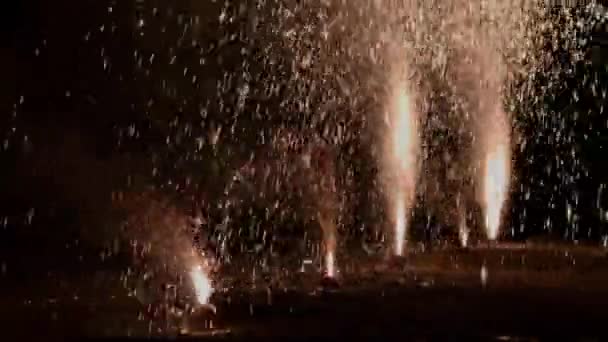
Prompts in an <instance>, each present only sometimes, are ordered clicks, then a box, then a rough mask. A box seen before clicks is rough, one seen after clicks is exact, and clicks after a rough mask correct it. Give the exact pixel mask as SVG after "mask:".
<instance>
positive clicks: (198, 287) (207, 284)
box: [190, 265, 213, 305]
mask: <svg viewBox="0 0 608 342" xmlns="http://www.w3.org/2000/svg"><path fill="white" fill-rule="evenodd" d="M190 279H192V285H193V286H194V291H195V295H196V300H197V301H198V303H199V304H200V305H207V304H209V298H210V297H211V295H212V294H213V285H212V284H211V280H210V279H209V276H208V275H207V274H206V273H205V271H204V270H203V267H202V266H200V265H197V266H193V267H192V269H191V270H190Z"/></svg>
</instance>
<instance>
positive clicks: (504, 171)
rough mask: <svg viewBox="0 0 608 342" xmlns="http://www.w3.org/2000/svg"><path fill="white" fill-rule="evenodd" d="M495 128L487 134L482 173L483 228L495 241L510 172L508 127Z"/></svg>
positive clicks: (503, 125) (502, 119)
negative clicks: (484, 227)
mask: <svg viewBox="0 0 608 342" xmlns="http://www.w3.org/2000/svg"><path fill="white" fill-rule="evenodd" d="M501 114H502V116H503V118H501V119H500V120H499V122H502V123H504V121H506V120H504V116H505V115H504V113H501ZM496 128H497V129H496V130H493V131H492V132H490V133H488V135H491V136H490V137H488V139H486V141H487V145H486V151H487V152H486V156H485V160H484V173H483V200H484V208H485V226H486V233H487V237H488V239H490V240H496V238H497V237H498V234H499V228H500V221H501V213H502V210H503V207H504V204H505V201H506V199H507V193H508V188H509V178H510V171H511V170H510V168H511V163H510V159H511V153H510V147H509V133H508V127H507V126H506V125H505V124H501V125H499V126H496Z"/></svg>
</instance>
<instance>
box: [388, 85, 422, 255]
mask: <svg viewBox="0 0 608 342" xmlns="http://www.w3.org/2000/svg"><path fill="white" fill-rule="evenodd" d="M394 94H395V95H394V100H393V101H395V102H394V107H393V108H392V115H394V118H393V120H392V125H391V130H392V132H391V150H392V153H391V155H390V156H389V160H390V165H391V168H392V172H393V177H394V180H395V182H394V184H392V185H390V188H391V189H392V190H391V192H392V193H393V196H394V197H393V199H392V202H393V206H394V208H393V214H394V215H395V216H394V218H393V219H394V224H395V226H394V241H393V243H394V246H393V247H394V253H395V255H397V256H401V255H403V252H404V249H405V240H406V236H407V213H408V208H409V207H410V204H411V203H410V202H411V199H412V197H413V191H414V186H413V180H414V177H415V176H416V147H417V145H416V143H417V139H416V136H417V122H416V116H415V113H414V111H413V108H412V105H411V98H410V95H409V94H408V93H407V92H406V89H405V87H404V84H403V83H398V86H397V87H396V89H395V93H394Z"/></svg>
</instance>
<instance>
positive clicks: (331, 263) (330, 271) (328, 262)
mask: <svg viewBox="0 0 608 342" xmlns="http://www.w3.org/2000/svg"><path fill="white" fill-rule="evenodd" d="M325 270H326V272H327V276H328V277H330V278H334V277H335V276H336V260H335V256H334V251H327V254H326V255H325Z"/></svg>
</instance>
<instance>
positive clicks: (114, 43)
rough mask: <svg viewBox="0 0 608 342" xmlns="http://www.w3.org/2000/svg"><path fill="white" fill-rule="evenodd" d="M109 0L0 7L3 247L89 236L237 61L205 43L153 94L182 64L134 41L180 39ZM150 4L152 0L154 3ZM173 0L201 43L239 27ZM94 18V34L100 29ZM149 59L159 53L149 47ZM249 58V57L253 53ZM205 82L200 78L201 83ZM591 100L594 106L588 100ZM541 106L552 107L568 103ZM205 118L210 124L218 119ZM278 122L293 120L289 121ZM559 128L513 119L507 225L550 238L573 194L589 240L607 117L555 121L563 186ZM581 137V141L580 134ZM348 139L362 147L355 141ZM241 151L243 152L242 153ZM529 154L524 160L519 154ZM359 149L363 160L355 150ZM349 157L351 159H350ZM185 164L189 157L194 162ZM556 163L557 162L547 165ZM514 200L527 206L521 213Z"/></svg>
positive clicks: (158, 43)
mask: <svg viewBox="0 0 608 342" xmlns="http://www.w3.org/2000/svg"><path fill="white" fill-rule="evenodd" d="M109 3H110V2H108V1H92V0H81V1H68V0H59V1H31V0H30V1H17V2H15V4H13V6H14V7H12V8H11V9H10V10H5V9H3V11H2V13H1V15H2V18H0V23H1V25H2V27H1V32H2V36H1V37H0V40H1V41H2V42H3V43H2V44H0V72H1V75H2V76H3V79H4V80H5V82H2V83H0V84H2V89H0V110H1V111H2V112H3V113H5V114H4V115H2V116H1V117H0V140H1V141H2V142H3V143H5V144H7V145H6V146H7V148H2V149H1V151H0V165H2V167H1V170H0V188H1V189H3V194H2V196H0V222H1V221H2V219H3V218H5V217H6V218H7V220H8V226H7V227H6V228H1V227H0V231H1V233H0V236H2V238H1V239H0V240H2V242H0V244H2V245H4V246H6V247H11V246H12V247H14V248H16V249H19V248H27V247H30V248H32V249H36V248H42V246H51V247H48V248H52V246H54V245H53V244H52V243H48V241H51V240H53V239H54V238H57V239H59V240H62V239H64V240H65V239H66V237H67V238H71V237H73V236H78V235H79V234H82V233H83V231H84V232H85V234H84V235H83V236H88V239H89V240H91V241H95V240H96V239H98V235H97V234H96V232H97V231H98V230H102V228H101V226H103V224H104V223H105V222H104V220H103V219H104V215H106V214H107V213H108V211H107V210H108V208H109V205H110V201H109V199H110V194H111V190H113V189H124V188H125V186H126V184H127V180H128V177H127V176H128V175H131V176H132V180H133V179H140V180H141V182H142V183H143V184H147V183H148V182H149V183H154V182H157V180H152V179H149V173H150V169H151V165H152V157H153V155H154V154H156V155H157V156H158V158H161V159H162V158H166V160H164V161H163V162H164V164H166V165H173V164H174V162H175V161H176V160H179V156H180V153H182V152H183V153H185V150H183V151H182V150H180V148H179V147H176V148H174V149H173V148H171V149H170V148H168V147H166V144H165V141H164V139H165V136H166V135H168V134H169V135H171V134H173V133H174V132H172V131H171V128H169V127H168V125H167V124H166V122H168V120H167V118H172V117H174V116H178V117H182V118H183V120H184V122H188V120H190V118H191V117H190V115H198V104H200V103H202V102H205V101H206V100H207V99H213V96H214V94H211V93H210V92H211V91H209V89H212V90H214V86H213V82H212V81H209V80H215V79H218V78H221V77H222V71H223V70H230V69H238V68H239V67H240V66H239V65H240V60H239V59H238V58H240V57H235V56H238V54H239V49H240V47H241V45H243V44H247V42H241V43H236V44H235V45H234V46H231V45H229V46H228V47H226V48H224V49H222V50H221V51H216V52H212V53H216V54H219V55H223V57H224V59H223V62H222V63H223V64H222V65H210V66H207V67H206V68H207V69H201V70H199V72H201V73H202V74H204V75H206V77H208V79H209V80H201V81H200V82H199V85H198V86H197V87H193V86H192V85H188V84H185V83H179V82H176V83H175V86H176V89H178V90H179V92H180V95H179V96H178V97H179V99H177V100H176V101H174V102H172V101H169V100H168V99H167V98H166V97H165V98H162V96H156V94H155V92H157V91H158V89H159V88H158V84H159V82H160V81H162V79H163V78H166V79H167V80H171V79H176V76H175V75H176V74H178V73H179V72H181V68H178V69H171V68H169V67H160V69H157V70H153V72H152V74H151V76H146V75H145V73H142V72H141V70H139V69H138V67H137V59H136V58H134V57H133V53H134V51H135V50H136V49H139V51H141V52H142V53H143V54H145V53H146V52H151V51H155V50H159V51H165V50H166V48H165V47H164V45H166V46H167V47H169V46H170V45H171V44H174V43H175V39H176V38H175V37H178V36H179V32H178V31H176V30H177V28H178V26H175V25H174V26H171V25H169V26H168V29H167V30H168V31H167V33H166V34H165V36H150V37H148V38H147V39H140V38H141V37H138V36H137V34H136V33H135V31H134V29H133V28H134V25H135V23H136V18H137V13H138V6H137V4H136V2H134V1H116V2H114V3H116V4H115V5H114V6H113V11H112V13H108V4H109ZM156 3H158V4H161V2H159V1H156ZM162 3H164V2H162ZM178 3H179V4H181V5H184V6H183V7H182V9H183V10H184V11H185V12H184V13H186V14H188V13H189V12H187V11H186V10H189V11H192V12H193V13H200V15H201V17H202V18H203V22H204V23H205V25H206V26H205V25H203V26H204V27H205V29H204V30H203V33H201V37H200V39H199V44H201V46H205V44H212V43H213V42H214V41H217V39H218V38H221V37H223V36H225V35H226V33H227V32H228V33H229V32H230V30H234V31H235V32H237V31H238V25H237V24H235V26H234V27H232V28H230V27H229V28H223V30H224V31H220V30H215V29H214V25H215V23H214V21H213V20H211V19H209V20H208V21H205V19H204V18H205V14H207V15H209V16H210V17H211V15H210V14H209V13H215V11H217V8H202V7H201V8H192V7H189V6H186V5H187V3H186V2H178ZM159 6H160V8H161V11H160V12H162V13H165V11H163V10H162V9H163V7H162V6H166V5H159ZM174 6H175V8H176V9H175V12H176V13H180V8H179V5H174ZM198 6H199V7H200V6H206V5H198ZM208 6H213V5H208ZM152 7H153V2H148V6H147V7H145V8H144V9H143V10H141V12H140V13H142V15H144V16H146V21H147V22H149V24H147V25H149V27H150V28H149V30H150V32H153V31H154V30H158V29H159V27H160V26H161V24H162V22H163V17H162V16H160V17H159V18H157V19H154V17H153V16H150V8H152ZM195 7H196V6H195ZM213 18H216V16H213ZM154 20H156V23H155V21H154ZM102 26H103V27H104V30H103V32H102V31H101V30H100V27H102ZM112 27H114V31H113V32H112ZM171 30H174V31H175V32H173V31H171ZM87 36H88V39H85V37H87ZM239 44H241V45H239ZM252 50H255V48H253V49H252ZM193 51H195V48H193V47H190V48H182V49H180V50H179V53H180V55H179V56H180V60H182V61H183V63H185V65H188V64H187V63H191V64H190V65H192V68H195V61H197V60H198V58H199V57H198V56H197V55H196V54H195V52H193ZM103 56H106V57H107V60H108V61H109V63H110V64H109V67H110V68H111V69H110V70H111V71H110V72H108V71H106V70H104V67H103V61H104V57H103ZM157 58H159V59H162V58H166V56H162V55H160V54H159V56H158V57H157ZM243 58H244V57H243ZM248 58H252V60H255V53H251V55H250V56H248ZM216 60H217V59H216ZM160 64H161V65H163V63H160ZM163 68H164V69H163ZM254 68H255V64H254ZM596 68H597V66H596ZM592 69H593V67H586V69H585V70H584V71H581V72H580V73H581V74H587V75H592V74H593V73H597V72H598V71H593V70H592ZM603 75H604V76H605V71H604V74H603ZM580 78H581V75H578V76H575V77H571V79H569V80H565V82H568V83H571V84H572V87H576V86H580V84H581V81H580ZM205 81H207V82H208V83H205ZM209 84H211V87H210V88H206V87H208V85H209ZM604 86H605V83H604ZM583 87H584V86H583ZM588 94H589V91H587V93H584V92H583V96H582V98H583V100H582V102H584V103H583V104H578V105H577V106H580V108H581V112H584V111H585V109H586V108H589V107H591V108H597V106H599V105H600V104H601V103H599V102H598V101H601V100H599V99H597V97H593V96H591V95H588ZM150 98H156V99H158V100H157V102H155V104H154V106H153V108H152V109H151V110H149V111H147V110H146V104H147V103H148V101H149V99H150ZM184 99H186V101H183V100H184ZM231 99H234V97H230V96H228V97H227V98H226V100H227V101H230V100H231ZM594 101H595V102H597V103H592V102H594ZM552 105H553V106H558V107H559V106H562V107H563V106H566V105H567V104H564V105H561V104H559V103H558V104H552ZM269 106H271V105H269ZM594 106H595V107H594ZM191 113H195V114H191ZM211 115H213V114H211ZM562 115H566V114H562ZM213 119H214V120H216V121H218V122H221V121H222V120H229V119H226V118H221V117H214V118H213ZM553 119H555V118H553ZM553 119H552V118H549V119H548V120H553ZM277 121H281V118H273V119H272V120H270V121H268V122H265V123H259V122H258V123H257V125H260V126H255V125H254V126H252V127H254V128H251V130H257V129H260V127H263V126H264V125H272V124H273V122H274V123H276V122H277ZM289 121H297V120H294V119H292V118H290V119H289ZM131 124H133V125H135V126H136V127H138V129H139V131H140V134H141V136H140V138H139V139H132V140H129V139H123V140H121V139H119V136H120V131H121V130H124V129H126V128H127V127H129V125H131ZM294 125H295V126H297V123H296V124H294ZM560 125H562V122H561V121H560V120H555V122H554V123H552V124H549V125H545V126H541V123H540V122H535V121H534V120H529V121H525V122H521V123H520V127H523V132H524V133H523V134H526V135H538V136H539V137H540V138H539V139H530V140H529V144H528V145H527V147H526V148H525V149H524V151H523V153H522V154H520V155H519V156H518V157H517V158H516V165H517V167H519V170H518V171H517V173H518V177H519V178H518V180H520V181H521V183H522V184H524V185H525V186H526V191H520V190H517V189H515V190H514V191H513V194H512V203H513V205H512V207H513V208H512V213H511V215H509V216H510V220H511V221H512V222H513V225H514V226H519V225H520V224H522V223H525V224H526V225H528V226H529V228H527V229H528V230H527V232H526V233H525V234H520V236H526V235H529V234H532V235H534V234H538V233H543V234H546V231H545V230H544V229H543V222H544V221H545V220H546V218H547V217H554V218H555V222H557V223H556V224H555V225H556V226H558V227H557V228H556V231H557V233H558V234H557V235H559V236H563V234H564V232H565V229H564V228H560V227H559V226H560V225H564V224H565V221H564V217H563V213H564V211H565V210H564V209H565V208H564V207H563V205H564V203H565V202H566V201H557V202H559V203H560V204H559V205H560V206H559V207H557V208H548V203H551V201H552V200H553V198H554V197H556V196H557V197H561V198H564V199H567V200H568V201H572V199H573V198H574V196H573V194H574V193H580V200H579V202H578V204H575V207H576V210H577V212H578V213H579V215H580V216H581V219H580V220H581V226H582V227H584V229H582V231H581V233H580V234H579V235H580V238H584V237H585V235H586V234H585V232H586V231H587V230H586V229H587V228H590V229H591V230H592V234H591V237H592V238H595V239H597V238H598V237H599V235H600V234H601V233H605V232H604V230H605V229H606V228H605V223H603V222H602V221H601V220H600V219H599V217H598V214H597V211H598V208H597V207H596V205H595V203H596V200H597V189H598V188H599V187H600V186H601V184H606V182H607V181H608V179H607V178H606V174H607V173H606V162H605V153H606V152H605V149H606V148H607V147H608V146H607V142H606V136H608V135H607V134H606V133H608V131H607V128H606V127H607V125H606V119H605V116H604V115H597V114H593V115H586V114H583V115H581V116H580V117H577V118H573V117H571V116H570V117H568V119H566V120H565V125H566V126H567V128H569V129H567V130H566V131H564V132H566V133H567V134H570V135H572V139H573V140H574V141H575V142H574V143H573V145H574V146H575V147H576V148H577V151H578V154H577V159H580V162H581V163H583V164H584V168H585V169H587V170H588V176H580V177H578V178H577V180H576V181H574V182H571V183H568V182H566V183H564V177H565V176H564V175H557V174H556V173H546V172H545V171H544V170H545V169H546V166H547V164H551V163H559V162H556V161H554V159H555V158H553V156H554V155H560V156H564V155H567V154H568V153H569V147H568V148H565V147H563V150H560V148H562V147H559V146H555V145H553V144H551V139H552V138H554V137H555V134H556V133H555V127H559V126H560ZM247 127H249V126H247ZM241 134H242V136H241V139H244V140H245V141H246V140H247V139H249V138H248V136H249V135H248V134H249V133H248V131H247V129H243V131H242V132H241ZM585 134H587V135H589V136H590V138H588V139H587V138H584V136H585ZM235 139H237V136H235ZM119 142H120V144H119ZM355 143H357V142H355ZM358 143H359V144H362V143H361V141H359V142H358ZM233 145H234V144H233ZM571 145H572V144H571ZM571 145H568V146H571ZM180 151H181V152H180ZM204 153H211V152H204ZM243 155H247V153H245V152H243ZM531 157H533V159H534V161H533V162H529V160H531ZM215 158H218V159H222V158H223V157H222V156H221V155H220V156H219V157H217V156H216V157H215ZM359 158H368V157H365V153H361V154H360V155H359ZM225 159H226V160H227V159H228V157H226V158H225ZM351 159H355V161H356V159H357V157H353V158H351ZM569 162H572V161H568V160H567V159H566V163H569ZM353 163H354V162H353ZM162 164H163V163H162V162H161V165H162ZM229 164H230V162H226V163H224V164H222V165H224V166H226V165H229ZM237 164H238V163H237ZM361 164H365V163H361ZM180 165H181V164H180ZM194 167H200V165H199V164H196V163H195V166H194ZM560 167H561V166H559V165H558V166H557V169H559V168H560ZM188 168H189V167H188V166H187V163H184V164H183V166H181V168H178V169H173V170H172V167H170V166H167V171H166V174H165V176H166V177H168V178H175V179H180V178H183V177H182V176H183V175H181V174H180V172H183V173H185V174H190V173H192V171H191V170H189V169H188ZM563 169H564V170H568V171H569V172H570V170H572V169H577V170H578V169H580V167H579V166H572V168H568V166H567V165H566V166H563ZM171 170H172V171H171ZM359 171H360V173H359V180H358V181H359V183H361V184H365V185H362V187H366V186H367V187H370V186H371V185H370V184H369V183H370V182H369V181H367V178H368V177H369V175H370V174H372V172H373V170H359ZM570 173H576V172H570ZM208 174H211V173H208ZM534 175H536V176H534ZM138 176H139V178H138ZM535 177H536V178H537V179H534V178H535ZM538 178H540V180H538ZM198 181H199V182H200V184H209V186H211V185H213V184H214V183H215V181H214V179H213V178H212V177H211V176H208V177H207V178H205V177H202V178H201V179H199V180H198ZM535 182H536V183H535ZM538 182H542V183H543V184H544V185H542V186H541V185H539V183H538ZM217 183H221V181H220V182H217ZM553 185H556V186H559V190H554V189H553V188H552V187H553ZM530 189H531V190H530ZM528 190H530V191H528ZM196 191H198V190H195V191H194V192H196ZM527 192H529V193H531V199H526V200H524V198H525V197H526V193H527ZM607 195H608V191H605V195H604V198H601V199H600V201H603V204H602V206H603V207H604V208H608V202H607V201H606V196H607ZM31 208H34V209H35V215H34V220H33V222H34V223H32V224H25V221H26V218H27V213H28V212H30V210H31ZM524 208H526V210H527V211H526V212H527V215H526V216H525V217H523V218H522V216H521V213H522V212H523V209H524ZM106 221H107V220H106ZM83 227H86V228H83ZM85 240H86V239H85ZM62 241H63V240H62Z"/></svg>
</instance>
